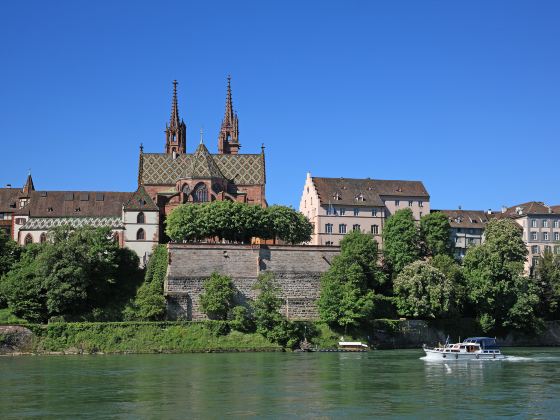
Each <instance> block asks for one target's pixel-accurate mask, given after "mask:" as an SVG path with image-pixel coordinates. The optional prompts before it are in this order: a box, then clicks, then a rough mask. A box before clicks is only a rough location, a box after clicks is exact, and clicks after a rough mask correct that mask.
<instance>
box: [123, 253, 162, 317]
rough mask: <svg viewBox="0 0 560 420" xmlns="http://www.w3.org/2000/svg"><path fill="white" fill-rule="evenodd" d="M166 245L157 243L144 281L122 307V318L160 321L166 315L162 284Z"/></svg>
mask: <svg viewBox="0 0 560 420" xmlns="http://www.w3.org/2000/svg"><path fill="white" fill-rule="evenodd" d="M167 260H168V255H167V247H166V246H165V245H162V244H160V245H157V246H156V247H155V248H154V252H153V253H152V255H151V257H150V259H149V260H148V265H147V267H146V274H145V276H144V282H143V283H142V285H141V286H140V288H139V289H138V290H137V292H136V297H135V298H134V300H132V301H130V302H129V304H128V305H127V306H126V308H125V309H124V313H123V315H124V318H125V319H126V320H129V321H161V320H163V319H165V315H166V309H167V308H166V301H165V296H164V295H163V285H164V282H165V276H166V275H167Z"/></svg>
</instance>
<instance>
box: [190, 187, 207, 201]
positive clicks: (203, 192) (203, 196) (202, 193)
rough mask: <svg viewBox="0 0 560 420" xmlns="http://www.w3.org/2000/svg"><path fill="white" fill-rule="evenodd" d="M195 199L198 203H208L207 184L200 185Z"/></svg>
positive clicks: (196, 190)
mask: <svg viewBox="0 0 560 420" xmlns="http://www.w3.org/2000/svg"><path fill="white" fill-rule="evenodd" d="M193 198H194V201H195V202H197V203H206V202H207V201H208V189H207V188H206V185H205V184H203V183H200V184H198V185H197V186H196V187H195V189H194V192H193Z"/></svg>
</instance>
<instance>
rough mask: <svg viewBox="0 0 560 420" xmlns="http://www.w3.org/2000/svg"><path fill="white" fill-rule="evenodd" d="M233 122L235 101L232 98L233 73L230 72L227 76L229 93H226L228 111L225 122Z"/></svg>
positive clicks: (229, 123)
mask: <svg viewBox="0 0 560 420" xmlns="http://www.w3.org/2000/svg"><path fill="white" fill-rule="evenodd" d="M232 122H233V103H232V100H231V75H229V74H228V77H227V94H226V112H225V115H224V122H223V124H228V125H230V126H231V124H232Z"/></svg>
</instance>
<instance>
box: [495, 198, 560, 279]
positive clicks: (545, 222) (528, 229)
mask: <svg viewBox="0 0 560 420" xmlns="http://www.w3.org/2000/svg"><path fill="white" fill-rule="evenodd" d="M493 216H494V217H496V218H504V217H507V218H511V219H513V220H515V221H516V222H517V223H518V224H519V225H520V226H521V228H522V229H523V241H524V242H525V244H527V250H528V251H529V255H528V258H527V262H526V263H525V269H526V271H527V272H529V273H531V272H532V270H533V269H534V267H535V266H536V265H537V263H538V259H539V256H541V255H542V254H543V253H544V252H545V251H546V250H549V251H552V252H555V253H560V206H547V205H546V204H544V203H543V202H541V201H530V202H528V203H523V204H518V205H517V206H513V207H507V208H506V207H504V208H503V209H502V212H501V213H496V214H493Z"/></svg>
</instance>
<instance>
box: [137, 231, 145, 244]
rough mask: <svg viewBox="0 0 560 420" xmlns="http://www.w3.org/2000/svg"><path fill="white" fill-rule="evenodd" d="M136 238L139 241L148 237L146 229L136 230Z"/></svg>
mask: <svg viewBox="0 0 560 420" xmlns="http://www.w3.org/2000/svg"><path fill="white" fill-rule="evenodd" d="M136 239H137V240H139V241H141V240H144V239H146V232H144V229H138V232H136Z"/></svg>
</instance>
